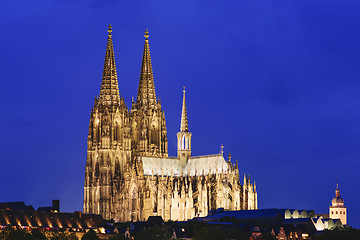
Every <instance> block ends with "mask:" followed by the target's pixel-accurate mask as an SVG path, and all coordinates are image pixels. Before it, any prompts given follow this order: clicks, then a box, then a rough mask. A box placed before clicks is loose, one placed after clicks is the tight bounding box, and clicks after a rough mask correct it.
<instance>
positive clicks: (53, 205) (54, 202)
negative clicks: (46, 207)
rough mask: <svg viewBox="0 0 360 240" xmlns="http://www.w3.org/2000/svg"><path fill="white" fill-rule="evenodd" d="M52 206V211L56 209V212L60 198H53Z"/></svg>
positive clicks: (58, 208) (58, 209)
mask: <svg viewBox="0 0 360 240" xmlns="http://www.w3.org/2000/svg"><path fill="white" fill-rule="evenodd" d="M52 208H53V211H58V212H60V200H58V199H54V200H53V201H52Z"/></svg>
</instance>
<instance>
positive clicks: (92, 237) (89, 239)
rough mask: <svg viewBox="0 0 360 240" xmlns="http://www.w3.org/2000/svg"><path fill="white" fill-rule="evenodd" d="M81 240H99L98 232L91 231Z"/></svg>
mask: <svg viewBox="0 0 360 240" xmlns="http://www.w3.org/2000/svg"><path fill="white" fill-rule="evenodd" d="M81 240H99V237H98V236H97V235H96V232H95V231H94V230H92V229H90V230H89V231H88V232H87V233H85V234H84V236H82V238H81Z"/></svg>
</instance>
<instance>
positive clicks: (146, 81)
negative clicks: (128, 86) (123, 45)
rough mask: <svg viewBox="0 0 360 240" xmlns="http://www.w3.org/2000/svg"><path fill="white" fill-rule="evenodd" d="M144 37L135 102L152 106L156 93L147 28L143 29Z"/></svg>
mask: <svg viewBox="0 0 360 240" xmlns="http://www.w3.org/2000/svg"><path fill="white" fill-rule="evenodd" d="M144 37H145V44H144V52H143V58H142V65H141V72H140V82H139V89H138V96H137V103H138V104H140V106H143V107H149V108H152V107H154V106H155V105H156V93H155V85H154V76H153V71H152V65H151V57H150V47H149V32H148V30H147V29H146V31H145V35H144Z"/></svg>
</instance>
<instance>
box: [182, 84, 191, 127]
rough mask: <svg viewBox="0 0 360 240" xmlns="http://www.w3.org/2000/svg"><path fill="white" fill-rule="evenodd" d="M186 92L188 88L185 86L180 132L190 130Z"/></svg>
mask: <svg viewBox="0 0 360 240" xmlns="http://www.w3.org/2000/svg"><path fill="white" fill-rule="evenodd" d="M185 92H186V90H185V87H184V90H183V103H182V111H181V124H180V132H189V126H188V119H187V111H186V101H185Z"/></svg>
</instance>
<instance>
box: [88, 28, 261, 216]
mask: <svg viewBox="0 0 360 240" xmlns="http://www.w3.org/2000/svg"><path fill="white" fill-rule="evenodd" d="M108 32H109V34H108V41H107V48H106V54H105V63H104V69H103V76H102V82H101V89H100V96H99V97H97V98H95V103H94V107H93V108H92V110H91V117H90V124H89V135H88V142H87V143H88V149H87V161H86V167H85V186H84V212H85V213H94V214H100V215H102V216H103V217H104V218H105V219H115V220H118V221H144V220H146V219H147V218H148V217H149V216H161V217H162V218H163V219H164V220H165V221H168V220H179V221H183V220H187V219H192V218H194V217H197V216H206V215H207V214H208V211H209V210H214V209H217V208H220V207H222V208H225V209H226V210H241V209H257V192H256V186H255V183H251V182H250V177H244V184H243V185H241V184H240V181H239V169H238V164H237V163H236V164H232V163H231V157H230V156H229V159H228V160H225V158H224V156H223V151H221V152H220V154H214V155H206V156H192V154H191V132H190V131H189V126H188V120H187V111H186V101H185V89H184V92H183V103H182V114H181V126H180V131H179V132H178V133H177V139H178V146H177V150H178V151H177V157H170V156H168V140H167V129H166V121H165V113H164V111H163V109H162V107H161V102H160V100H159V99H158V98H157V97H156V93H155V86H154V78H153V72H152V64H151V57H150V47H149V34H148V31H147V30H146V32H145V45H144V51H143V59H142V65H141V72H140V82H139V88H138V94H137V98H136V101H133V102H132V105H131V109H128V108H127V107H126V105H125V100H124V98H122V97H121V95H120V93H119V88H118V79H117V72H116V66H115V56H114V49H113V41H112V29H111V26H109V29H108Z"/></svg>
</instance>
